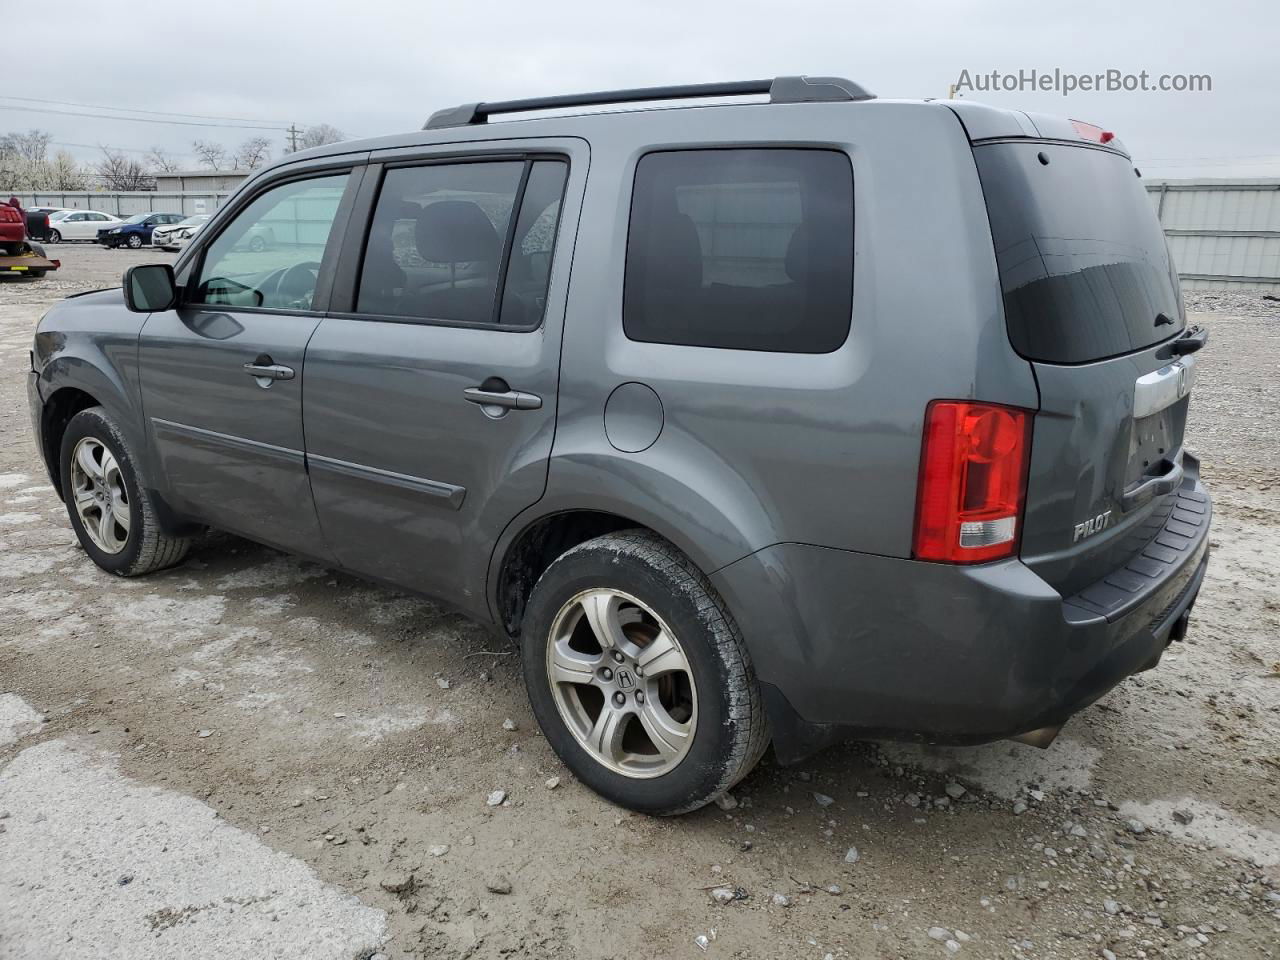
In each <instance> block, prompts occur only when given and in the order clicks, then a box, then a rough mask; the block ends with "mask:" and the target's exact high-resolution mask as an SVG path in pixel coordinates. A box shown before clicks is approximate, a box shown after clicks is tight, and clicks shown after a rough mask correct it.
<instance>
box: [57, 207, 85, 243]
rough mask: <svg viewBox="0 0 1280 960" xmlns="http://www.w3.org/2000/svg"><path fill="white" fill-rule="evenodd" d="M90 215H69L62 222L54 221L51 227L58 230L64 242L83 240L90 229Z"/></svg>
mask: <svg viewBox="0 0 1280 960" xmlns="http://www.w3.org/2000/svg"><path fill="white" fill-rule="evenodd" d="M88 219H89V214H87V213H69V214H67V215H66V216H65V217H63V218H62V219H60V220H54V221H52V222H51V223H50V226H51V227H52V228H53V229H54V230H57V231H58V233H59V234H60V235H61V236H62V239H63V240H83V239H84V237H85V234H86V233H87V232H88V230H89V227H90V226H92V225H91V224H90V223H88V222H87V221H88Z"/></svg>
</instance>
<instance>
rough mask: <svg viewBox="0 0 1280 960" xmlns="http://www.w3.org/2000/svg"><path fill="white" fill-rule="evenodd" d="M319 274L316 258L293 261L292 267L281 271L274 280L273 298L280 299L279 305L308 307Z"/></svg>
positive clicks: (318, 264) (318, 263)
mask: <svg viewBox="0 0 1280 960" xmlns="http://www.w3.org/2000/svg"><path fill="white" fill-rule="evenodd" d="M319 276H320V262H319V261H318V260H307V261H305V262H303V263H295V264H294V265H293V266H292V267H288V268H287V269H285V270H283V271H281V273H280V277H279V279H278V280H276V288H275V299H276V300H278V301H280V306H288V307H301V308H302V309H304V310H306V309H308V308H309V307H310V306H311V297H312V296H313V295H314V294H315V290H316V280H317V279H318V278H319Z"/></svg>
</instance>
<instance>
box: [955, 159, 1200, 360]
mask: <svg viewBox="0 0 1280 960" xmlns="http://www.w3.org/2000/svg"><path fill="white" fill-rule="evenodd" d="M973 154H974V157H975V158H976V159H977V163H978V173H979V176H980V177H981V179H982V189H983V193H984V194H985V195H986V201H987V213H988V216H989V218H990V222H991V235H992V239H993V240H994V241H995V251H996V263H997V265H998V267H999V270H1000V283H1001V287H1002V289H1003V293H1004V311H1005V321H1006V323H1007V325H1008V330H1009V339H1010V341H1011V342H1012V343H1013V346H1014V349H1016V350H1017V351H1018V352H1019V353H1020V354H1022V355H1023V356H1024V357H1027V358H1029V359H1032V360H1041V361H1046V362H1050V363H1085V362H1088V361H1091V360H1101V359H1104V358H1106V357H1113V356H1118V355H1120V354H1125V353H1131V352H1133V351H1135V350H1141V349H1144V348H1146V347H1149V346H1151V345H1153V344H1155V343H1159V342H1160V341H1161V340H1164V339H1167V338H1168V337H1171V336H1173V335H1175V334H1176V333H1178V332H1180V331H1181V330H1182V328H1183V326H1184V317H1183V311H1182V301H1181V295H1180V293H1179V290H1178V279H1177V273H1176V272H1175V270H1174V266H1173V262H1172V259H1171V258H1170V256H1169V248H1168V246H1167V244H1166V243H1165V238H1164V233H1163V232H1162V230H1161V228H1160V223H1159V221H1158V220H1157V218H1156V215H1155V212H1154V210H1153V209H1152V207H1151V201H1150V200H1149V199H1148V197H1147V191H1146V190H1145V189H1144V187H1143V186H1142V181H1141V180H1140V179H1138V177H1137V176H1136V175H1135V173H1134V169H1133V164H1132V163H1130V162H1129V161H1128V160H1127V159H1126V158H1125V157H1123V156H1121V155H1120V154H1117V153H1114V152H1112V151H1110V150H1099V149H1096V148H1091V147H1077V146H1069V145H1066V144H1051V143H1044V142H1029V143H1008V142H1001V143H991V144H981V145H979V146H976V147H974V150H973Z"/></svg>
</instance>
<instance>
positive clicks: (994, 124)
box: [937, 100, 1129, 158]
mask: <svg viewBox="0 0 1280 960" xmlns="http://www.w3.org/2000/svg"><path fill="white" fill-rule="evenodd" d="M937 102H940V103H943V104H944V105H945V106H947V107H948V108H949V109H950V110H951V112H952V113H954V114H955V115H956V116H957V117H959V118H960V124H961V126H963V127H964V130H965V133H966V134H968V136H969V140H970V141H972V142H973V143H977V142H979V141H981V140H1009V139H1016V138H1019V137H1027V138H1030V139H1034V140H1063V141H1066V142H1067V143H1072V142H1075V143H1088V144H1092V145H1093V146H1105V147H1106V148H1107V149H1108V150H1114V151H1115V152H1116V153H1119V154H1123V155H1124V156H1125V157H1126V158H1127V157H1129V152H1128V151H1127V150H1126V149H1125V148H1124V144H1122V143H1121V142H1120V141H1119V140H1118V139H1117V138H1116V137H1114V136H1111V137H1109V138H1108V139H1107V140H1105V141H1102V140H1099V139H1098V138H1097V137H1095V136H1092V135H1086V132H1085V130H1084V128H1092V129H1094V130H1099V128H1097V127H1094V126H1093V125H1092V124H1087V123H1085V124H1082V123H1080V121H1077V120H1068V119H1067V118H1066V117H1055V116H1053V115H1052V114H1048V113H1024V112H1023V111H1021V110H1006V109H1003V108H1001V107H991V106H988V105H987V104H985V103H975V102H974V101H972V100H942V101H937ZM1100 132H1101V131H1100Z"/></svg>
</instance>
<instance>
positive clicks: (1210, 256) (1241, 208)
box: [1146, 179, 1280, 293]
mask: <svg viewBox="0 0 1280 960" xmlns="http://www.w3.org/2000/svg"><path fill="white" fill-rule="evenodd" d="M1146 187H1147V190H1148V191H1149V193H1150V196H1151V202H1152V205H1153V206H1154V207H1155V209H1156V213H1157V215H1158V216H1159V217H1160V224H1161V226H1163V227H1164V232H1165V236H1167V237H1168V238H1169V249H1170V251H1171V252H1172V253H1173V260H1174V262H1175V263H1176V264H1177V265H1178V275H1179V276H1180V277H1181V278H1182V283H1183V286H1184V287H1186V288H1187V289H1190V290H1232V289H1241V288H1253V289H1261V290H1267V291H1270V292H1273V293H1274V292H1277V291H1280V179H1248V180H1155V181H1151V182H1148V183H1147V185H1146Z"/></svg>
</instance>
